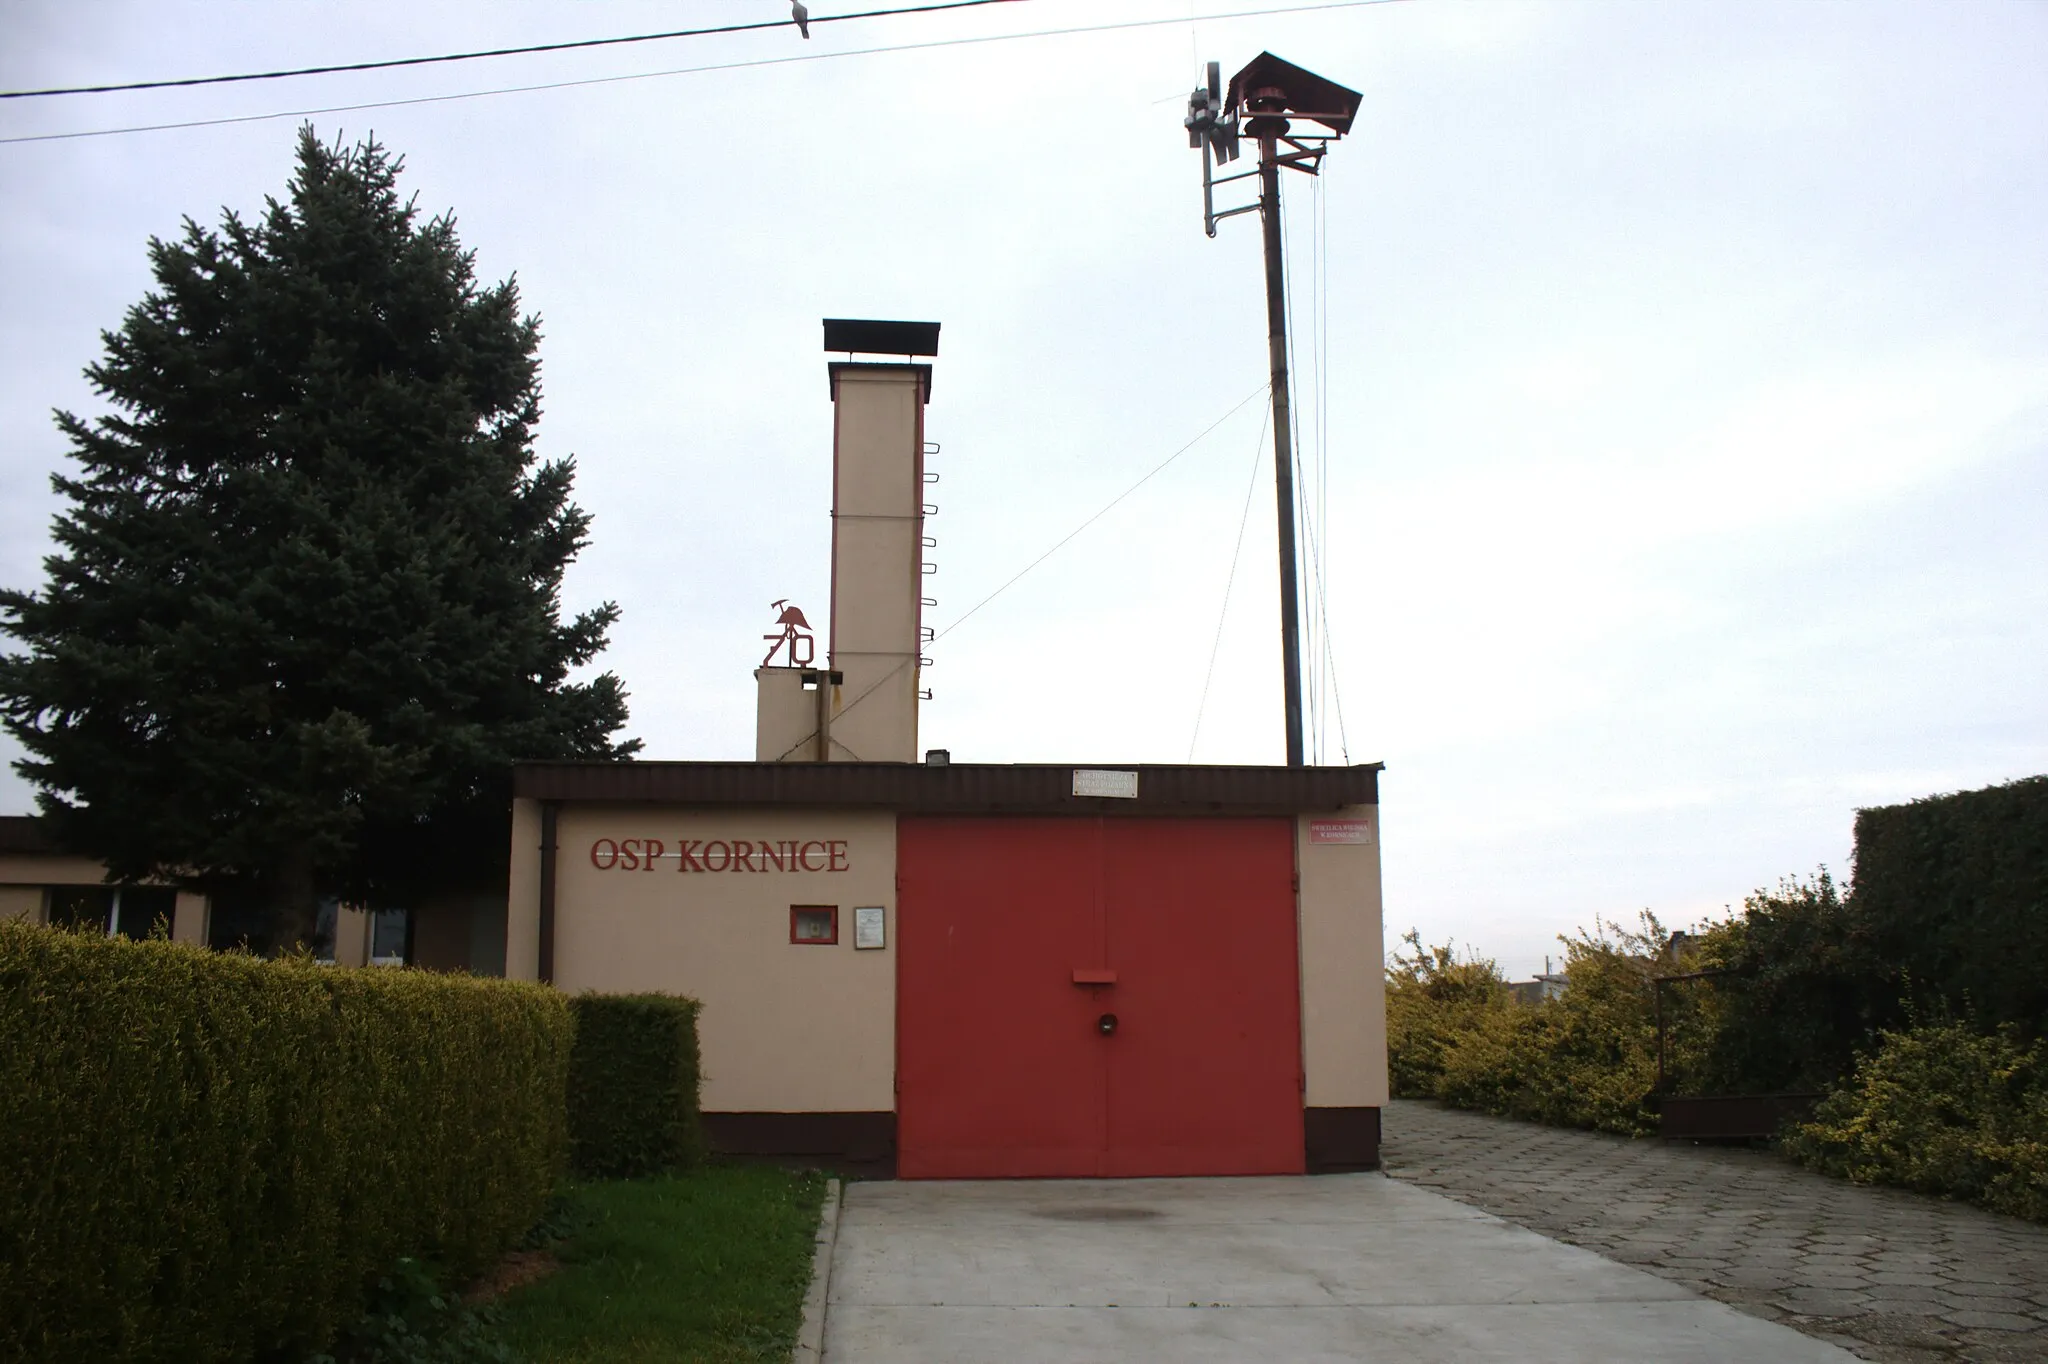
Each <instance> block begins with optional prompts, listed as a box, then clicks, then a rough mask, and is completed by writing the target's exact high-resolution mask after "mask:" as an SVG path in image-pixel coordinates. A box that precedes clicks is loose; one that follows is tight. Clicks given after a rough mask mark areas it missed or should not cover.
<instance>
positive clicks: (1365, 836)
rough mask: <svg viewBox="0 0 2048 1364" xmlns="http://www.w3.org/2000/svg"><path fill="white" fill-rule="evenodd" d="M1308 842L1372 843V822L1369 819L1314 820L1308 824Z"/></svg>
mask: <svg viewBox="0 0 2048 1364" xmlns="http://www.w3.org/2000/svg"><path fill="white" fill-rule="evenodd" d="M1308 841H1309V842H1311V843H1353V844H1359V843H1367V844H1369V843H1371V842H1372V821H1371V820H1369V819H1312V820H1310V821H1309V822H1308Z"/></svg>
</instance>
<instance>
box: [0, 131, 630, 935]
mask: <svg viewBox="0 0 2048 1364" xmlns="http://www.w3.org/2000/svg"><path fill="white" fill-rule="evenodd" d="M403 168H404V167H403V163H402V161H400V160H397V159H394V158H392V157H391V156H390V155H388V154H387V152H386V151H385V149H384V148H383V147H382V146H380V145H378V144H377V143H376V141H375V140H374V139H372V140H368V141H364V142H362V143H359V144H357V145H354V146H351V147H344V146H343V145H341V143H340V142H339V141H337V142H336V143H335V144H334V145H332V146H328V145H325V144H323V143H322V142H321V141H320V139H319V138H318V137H317V136H315V134H314V132H313V130H312V129H311V128H310V127H307V128H304V129H302V130H301V131H300V135H299V144H298V168H297V172H296V174H295V175H294V176H293V178H292V180H291V182H290V185H289V190H288V193H287V195H286V200H285V202H282V203H280V202H278V201H277V200H275V199H268V200H266V204H265V211H264V212H263V214H262V215H261V217H260V219H259V220H258V221H254V222H247V221H244V220H243V219H242V218H240V217H238V216H237V215H236V214H235V213H233V212H231V211H224V213H223V216H222V220H221V225H220V228H219V230H218V231H210V230H207V229H204V228H202V227H200V226H199V225H198V224H197V223H195V222H194V221H192V220H191V219H189V218H188V219H186V220H185V223H184V230H183V233H182V235H181V236H180V237H179V238H178V239H177V240H175V241H161V240H156V239H152V240H151V241H150V243H149V257H150V264H151V267H152V270H153V272H154V275H155V280H156V286H155V288H154V289H153V290H152V291H151V292H149V293H148V294H146V295H145V297H144V298H143V300H142V302H141V303H140V304H138V305H136V306H135V307H134V308H132V309H130V310H129V312H128V314H127V317H126V318H125V320H124V321H123V323H122V326H121V329H120V330H119V331H118V332H109V333H103V341H104V344H105V356H104V358H103V359H101V360H100V361H99V362H98V363H96V364H94V365H92V366H91V367H89V368H88V369H87V371H86V374H87V377H88V378H89V379H90V380H91V381H92V383H93V385H94V387H95V389H96V390H97V391H98V392H99V393H100V394H101V395H102V396H103V397H104V398H105V399H106V401H107V404H108V406H109V408H110V409H111V410H110V411H109V413H108V414H107V415H104V416H101V417H98V418H97V419H95V420H93V421H90V422H87V421H83V420H80V419H79V418H78V417H76V416H73V415H72V414H70V413H68V412H59V413H57V416H56V419H57V424H58V426H59V427H60V428H61V429H62V431H63V433H64V434H65V436H66V437H67V438H68V439H69V441H70V445H71V453H72V456H73V458H75V459H76V461H77V463H78V465H79V472H78V474H77V476H76V477H69V476H65V475H61V474H60V475H56V476H53V483H54V486H55V487H56V489H57V491H58V492H59V494H60V495H61V496H62V497H63V498H64V499H65V506H64V508H63V509H62V511H61V512H60V514H59V515H58V517H57V518H56V521H55V523H54V525H53V528H52V529H53V535H54V538H55V541H56V546H57V552H56V553H54V554H52V555H51V556H49V557H48V558H47V559H46V560H45V563H44V566H45V571H46V573H47V581H46V583H45V584H44V586H43V588H42V590H41V591H39V592H21V591H0V629H4V630H5V631H6V632H7V633H9V634H11V635H13V636H14V637H15V639H16V640H18V641H19V642H20V644H21V645H22V646H25V647H24V648H21V649H18V650H16V651H13V652H11V653H9V654H6V655H4V656H0V716H4V719H5V723H6V725H7V727H8V729H9V730H10V731H11V732H12V733H13V734H14V736H15V737H16V738H17V739H18V740H19V741H20V742H21V744H22V745H23V747H24V748H25V749H26V751H27V754H28V756H27V757H26V758H25V759H23V760H21V761H20V762H18V763H17V764H16V767H17V770H19V771H20V772H21V773H22V774H23V775H24V776H26V777H27V778H28V779H29V780H30V781H31V782H32V783H33V784H34V785H35V786H36V787H37V791H38V796H37V799H38V804H39V805H40V807H41V812H42V815H43V817H44V819H45V821H46V823H47V825H48V827H49V828H50V830H51V832H52V834H53V835H54V836H55V837H56V838H57V839H58V840H59V842H60V843H61V844H62V845H63V846H65V847H67V848H69V849H71V850H74V851H77V852H79V853H83V854H86V855H89V856H93V857H97V858H100V859H103V860H104V861H105V862H106V863H107V864H108V866H109V867H110V868H111V869H112V871H113V873H114V875H116V876H117V877H120V878H124V879H125V878H138V877H144V876H170V877H172V878H175V879H177V880H179V881H181V882H183V883H187V884H196V885H200V886H203V887H207V888H220V887H224V886H229V885H242V886H255V887H258V888H260V893H261V894H262V895H263V897H264V901H265V903H266V904H268V905H269V906H270V907H271V908H272V910H273V912H274V914H275V915H276V918H275V926H276V930H277V931H276V934H275V940H276V942H278V943H280V944H285V943H290V942H293V941H303V940H306V939H308V938H310V935H311V932H312V925H313V922H314V916H315V914H316V912H317V905H318V901H319V900H320V898H321V897H322V896H324V895H339V896H342V897H344V898H347V899H349V900H351V901H352V902H356V903H370V904H379V905H383V904H395V905H404V904H408V903H411V902H414V901H416V899H417V898H418V897H421V896H424V895H427V894H431V893H433V892H434V891H436V890H439V889H448V888H458V887H459V888H468V889H487V888H489V887H491V886H492V885H494V884H501V883H502V880H503V877H504V867H505V858H506V854H507V837H508V832H507V828H508V826H507V822H506V819H507V808H508V799H509V786H508V782H509V765H510V764H511V763H512V762H513V761H514V760H515V759H521V758H623V757H626V756H628V755H630V754H631V753H632V752H633V751H634V750H636V749H637V748H638V747H639V745H638V743H637V742H619V741H617V740H616V739H615V738H614V736H615V735H616V733H617V732H618V731H619V730H620V728H621V727H622V726H623V725H624V724H625V721H626V704H625V693H624V691H623V689H622V688H621V686H620V684H619V681H618V679H617V678H616V677H614V676H613V675H612V674H610V673H605V674H603V675H601V676H598V677H595V678H593V679H591V680H589V681H581V682H572V681H571V680H570V674H571V673H572V671H573V670H575V669H577V668H578V667H580V666H581V665H583V664H585V663H587V662H589V661H590V660H591V659H593V658H594V657H595V656H596V655H597V654H598V653H599V652H600V651H601V650H602V649H603V647H604V645H605V636H606V632H607V630H608V629H609V627H610V626H611V624H612V623H613V622H614V621H615V620H616V619H617V616H618V608H617V607H616V606H615V605H614V604H612V603H609V602H607V603H606V604H604V605H603V606H601V607H599V608H598V609H596V610H592V611H586V612H583V613H582V614H580V615H577V616H576V617H574V618H573V619H572V620H570V621H568V622H567V623H564V622H563V621H562V619H561V611H560V588H561V581H562V574H563V570H564V569H565V568H566V567H567V566H568V564H569V563H570V561H571V560H573V559H574V558H575V556H576V554H577V552H578V551H579V550H580V549H581V548H582V547H583V546H584V545H585V544H586V543H587V540H588V528H589V523H590V522H589V517H588V516H587V515H586V514H585V513H584V512H583V511H581V510H580V509H579V508H577V507H576V506H575V505H574V504H573V503H572V502H571V501H570V500H569V499H570V491H571V485H572V482H573V478H574V472H575V466H574V461H573V460H569V459H563V460H555V461H546V462H543V461H539V460H538V459H537V456H536V455H535V452H534V449H533V432H534V427H535V424H536V423H537V422H538V420H539V418H540V382H539V373H540V371H539V362H538V359H537V350H538V346H539V340H540V331H539V324H538V320H537V319H536V318H534V317H531V316H525V315H522V313H521V311H520V301H519V291H518V288H517V284H516V281H515V280H511V279H508V280H506V281H505V282H504V283H502V284H498V285H496V286H493V287H480V286H479V285H478V284H477V282H476V279H475V277H474V271H473V253H471V252H468V251H465V250H464V249H463V248H462V246H461V245H460V243H459V241H458V240H457V236H456V231H455V222H454V219H453V218H452V217H451V216H449V215H447V214H443V215H441V216H439V217H434V218H431V219H422V217H421V215H420V213H419V211H418V209H417V207H416V204H415V202H414V201H412V200H401V199H400V197H399V194H398V188H397V181H398V177H399V175H400V173H401V172H402V170H403Z"/></svg>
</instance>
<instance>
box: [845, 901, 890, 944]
mask: <svg viewBox="0 0 2048 1364" xmlns="http://www.w3.org/2000/svg"><path fill="white" fill-rule="evenodd" d="M885 918H886V916H885V915H884V914H883V913H882V906H880V905H862V906H859V907H858V908H856V909H855V910H854V911H853V946H854V949H855V950H856V951H858V950H859V949H861V948H864V947H885V946H887V945H888V938H887V934H886V933H885V931H884V929H883V923H884V921H885Z"/></svg>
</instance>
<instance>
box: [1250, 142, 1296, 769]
mask: <svg viewBox="0 0 2048 1364" xmlns="http://www.w3.org/2000/svg"><path fill="white" fill-rule="evenodd" d="M1278 157H1279V141H1278V139H1277V138H1272V137H1262V138H1260V139H1259V217H1260V218H1261V219H1262V220H1263V222H1264V226H1265V237H1266V351H1267V364H1268V367H1269V369H1270V371H1271V373H1272V398H1273V495H1274V499H1275V500H1276V501H1277V502H1278V503H1279V512H1280V667H1281V679H1282V686H1283V687H1284V689H1285V696H1286V708H1287V765H1288V766H1289V767H1300V766H1302V765H1303V763H1304V762H1305V761H1306V759H1305V758H1304V756H1303V753H1302V742H1301V615H1300V601H1301V591H1300V587H1299V584H1298V582H1297V579H1296V568H1297V559H1298V555H1297V552H1296V550H1295V547H1294V414H1293V411H1292V410H1291V407H1290V404H1289V403H1288V401H1287V271H1286V263H1285V262H1284V261H1283V260H1282V259H1281V256H1280V252H1281V249H1282V247H1281V239H1280V162H1279V160H1278Z"/></svg>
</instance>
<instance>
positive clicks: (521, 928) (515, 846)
mask: <svg viewBox="0 0 2048 1364" xmlns="http://www.w3.org/2000/svg"><path fill="white" fill-rule="evenodd" d="M557 917H559V916H557ZM505 975H506V977H507V978H508V979H510V980H539V979H540V802H539V801H537V800H527V799H525V798H524V797H521V798H519V799H517V800H514V801H513V802H512V865H511V884H510V885H509V886H508V887H507V889H506V896H505Z"/></svg>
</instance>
